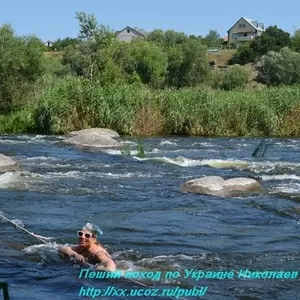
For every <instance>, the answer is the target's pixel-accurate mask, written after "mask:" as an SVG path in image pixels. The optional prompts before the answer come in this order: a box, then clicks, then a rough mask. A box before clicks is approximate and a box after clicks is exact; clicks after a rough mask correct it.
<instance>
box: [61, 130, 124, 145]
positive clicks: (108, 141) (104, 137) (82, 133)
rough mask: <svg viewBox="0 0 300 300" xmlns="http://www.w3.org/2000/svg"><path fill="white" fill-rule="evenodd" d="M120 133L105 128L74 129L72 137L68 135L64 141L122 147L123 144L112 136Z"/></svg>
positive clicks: (76, 143)
mask: <svg viewBox="0 0 300 300" xmlns="http://www.w3.org/2000/svg"><path fill="white" fill-rule="evenodd" d="M112 136H118V137H119V135H118V134H117V133H116V132H114V131H112V130H110V129H104V128H91V129H84V130H79V131H73V132H72V133H71V137H67V138H66V139H65V140H64V142H65V143H68V144H73V145H77V146H82V147H93V148H113V147H121V144H120V143H119V142H118V141H116V140H115V139H113V138H112Z"/></svg>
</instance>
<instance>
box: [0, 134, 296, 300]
mask: <svg viewBox="0 0 300 300" xmlns="http://www.w3.org/2000/svg"><path fill="white" fill-rule="evenodd" d="M121 141H122V143H123V144H124V149H126V150H128V148H130V151H131V155H130V156H128V155H124V153H123V154H122V153H121V151H118V150H108V151H105V152H97V151H83V150H80V149H76V148H75V147H72V146H66V145H62V144H61V143H60V137H54V136H48V137H46V136H35V135H33V136H31V135H2V136H1V139H0V153H2V154H5V155H8V156H11V157H13V158H14V159H16V160H17V161H18V162H19V163H20V171H19V172H11V173H6V174H2V175H0V211H1V212H2V213H3V214H4V216H6V217H7V218H9V219H14V220H20V221H21V222H22V223H23V224H24V226H25V228H26V229H28V230H29V231H31V232H34V233H36V234H40V235H42V236H44V237H54V238H55V240H54V241H53V242H55V243H62V244H65V243H76V241H77V237H76V231H77V230H78V229H80V228H81V227H82V226H83V225H84V224H85V223H86V222H92V223H96V224H98V225H99V226H100V228H101V229H102V230H103V232H104V234H103V235H102V236H101V241H102V242H103V244H104V245H105V247H107V249H108V250H109V252H110V253H112V255H113V257H114V259H115V260H116V261H117V262H120V263H126V264H128V265H129V266H131V267H132V268H133V269H136V270H148V271H154V272H155V271H161V272H162V274H164V272H166V271H174V272H175V271H178V272H179V273H180V275H181V276H180V277H179V278H178V279H177V281H175V280H170V279H168V280H166V279H164V278H162V279H161V280H160V281H158V282H157V281H152V280H150V281H149V280H148V281H143V280H141V282H144V283H146V284H148V285H151V286H152V287H153V288H158V289H160V290H162V289H164V288H173V289H175V288H176V286H179V287H181V288H187V289H188V288H192V287H193V286H198V287H201V286H205V287H208V289H207V293H206V294H205V296H203V297H201V299H212V300H219V299H220V300H223V299H224V300H227V299H228V300H229V299H241V300H246V299H247V300H256V299H300V281H299V278H300V274H299V275H298V276H297V278H296V279H276V278H269V279H268V278H267V279H246V278H238V273H239V271H240V270H241V269H243V270H245V269H248V270H251V271H260V272H264V271H277V272H278V271H284V272H298V271H299V272H300V254H299V249H300V238H299V236H300V231H299V229H300V220H299V219H300V205H299V201H300V154H299V150H300V140H299V139H270V140H269V141H270V146H269V148H268V150H267V152H266V154H265V156H264V157H260V158H253V157H252V156H251V154H252V152H253V150H254V149H255V147H256V146H257V145H258V143H259V142H260V139H228V138H220V139H209V138H207V139H205V138H180V137H176V138H147V139H142V143H143V144H144V147H145V151H146V153H145V154H146V157H145V158H143V159H142V158H139V157H137V151H136V150H137V148H138V145H137V143H136V139H134V138H122V139H121ZM209 175H220V176H222V177H225V178H230V177H237V176H246V177H251V178H255V179H257V180H258V181H259V182H260V183H261V184H262V186H263V187H264V188H265V189H266V193H265V194H264V195H260V196H251V197H247V198H235V199H230V198H225V199H224V198H219V197H212V196H202V195H196V194H188V193H183V192H182V190H181V185H182V184H183V183H184V182H186V181H188V180H190V179H194V178H199V177H203V176H209ZM0 226H1V233H2V234H1V243H0V249H1V257H0V281H6V282H8V283H9V292H10V296H11V299H13V300H14V299H18V300H19V299H20V300H21V299H22V300H25V299H26V300H27V299H28V300H36V299H51V300H54V299H61V300H65V299H92V298H91V297H82V296H79V290H80V288H81V287H84V288H88V287H95V288H101V289H104V288H107V287H108V286H114V287H116V288H120V289H121V288H123V289H125V288H126V289H131V288H133V287H134V288H140V286H138V285H133V284H132V283H130V282H125V281H118V282H116V281H112V280H99V279H96V280H92V279H82V278H81V279H80V278H78V275H79V272H80V269H79V267H78V266H76V265H74V264H73V263H72V262H70V261H66V260H63V259H62V258H61V257H59V255H58V254H57V252H56V250H55V248H53V247H51V245H54V244H51V245H43V244H42V243H40V242H39V241H38V240H36V239H34V238H33V237H32V236H30V235H28V234H25V233H24V232H23V231H22V230H20V229H18V228H14V226H12V224H10V223H9V222H0ZM187 269H188V270H189V269H194V270H197V271H199V270H203V271H210V270H213V271H220V272H221V271H223V272H225V271H228V272H230V271H232V272H234V278H232V279H223V280H218V279H200V280H198V281H197V280H196V279H195V278H184V271H185V270H187ZM100 298H101V299H119V298H121V297H118V296H110V297H96V298H95V299H100ZM139 298H140V299H145V298H147V299H172V297H150V296H149V297H139ZM186 298H188V299H200V298H199V297H198V298H197V297H192V296H191V297H186ZM0 299H1V297H0ZM123 299H134V298H133V297H127V298H126V297H123ZM173 299H174V298H173Z"/></svg>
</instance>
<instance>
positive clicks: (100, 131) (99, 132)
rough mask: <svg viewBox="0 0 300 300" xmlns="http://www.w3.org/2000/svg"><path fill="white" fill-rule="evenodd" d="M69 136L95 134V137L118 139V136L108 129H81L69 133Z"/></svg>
mask: <svg viewBox="0 0 300 300" xmlns="http://www.w3.org/2000/svg"><path fill="white" fill-rule="evenodd" d="M69 134H70V135H72V136H74V135H83V134H96V135H101V136H105V137H110V138H118V137H120V135H119V134H118V133H117V132H115V131H113V130H111V129H108V128H88V129H82V130H78V131H71V132H70V133H69Z"/></svg>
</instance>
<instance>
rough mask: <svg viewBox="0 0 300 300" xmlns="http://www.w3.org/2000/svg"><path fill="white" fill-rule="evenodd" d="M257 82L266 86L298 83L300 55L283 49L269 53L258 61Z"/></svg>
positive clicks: (299, 80)
mask: <svg viewBox="0 0 300 300" xmlns="http://www.w3.org/2000/svg"><path fill="white" fill-rule="evenodd" d="M258 71H259V80H260V81H261V82H263V83H265V84H267V85H280V84H286V85H292V84H299V83H300V53H298V52H294V51H292V50H290V49H289V48H287V47H285V48H283V49H281V51H280V52H275V51H270V52H268V54H266V55H264V56H263V57H262V59H261V61H260V64H259V67H258Z"/></svg>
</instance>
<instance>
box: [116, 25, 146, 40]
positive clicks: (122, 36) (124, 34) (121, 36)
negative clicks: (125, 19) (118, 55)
mask: <svg viewBox="0 0 300 300" xmlns="http://www.w3.org/2000/svg"><path fill="white" fill-rule="evenodd" d="M146 36H147V32H146V31H145V30H143V29H140V28H137V27H134V28H133V27H130V26H126V27H125V28H124V29H122V30H120V31H116V37H117V39H118V40H119V41H123V42H130V41H132V40H133V39H137V38H142V39H143V38H145V37H146Z"/></svg>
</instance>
